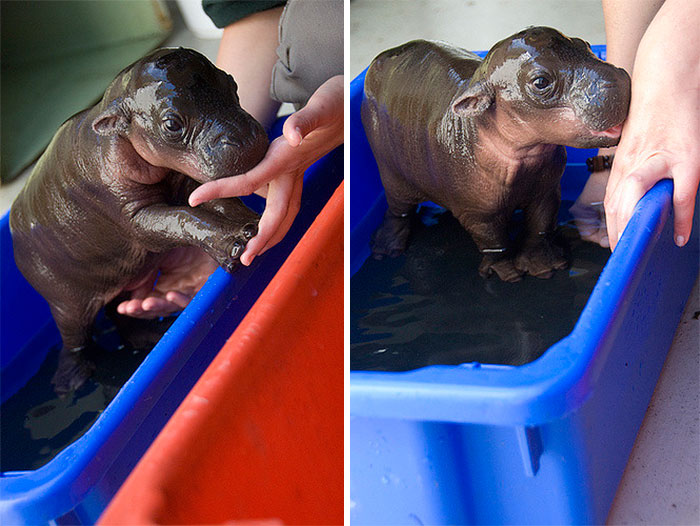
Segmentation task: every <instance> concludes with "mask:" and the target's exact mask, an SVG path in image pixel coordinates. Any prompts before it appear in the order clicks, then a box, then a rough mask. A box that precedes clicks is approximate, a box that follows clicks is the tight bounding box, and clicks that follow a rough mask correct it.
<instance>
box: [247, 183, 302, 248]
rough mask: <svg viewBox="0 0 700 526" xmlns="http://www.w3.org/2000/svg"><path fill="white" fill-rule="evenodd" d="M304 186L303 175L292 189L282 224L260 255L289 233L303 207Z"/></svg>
mask: <svg viewBox="0 0 700 526" xmlns="http://www.w3.org/2000/svg"><path fill="white" fill-rule="evenodd" d="M303 187H304V181H303V179H302V178H301V177H298V178H296V179H295V183H294V188H293V190H292V197H291V199H290V200H289V206H288V208H287V215H286V216H285V218H284V220H283V221H282V223H281V224H280V226H279V227H278V228H277V230H276V231H275V234H274V235H273V236H272V237H271V238H270V239H269V240H268V241H267V243H265V246H263V248H262V249H261V250H260V251H259V252H258V255H260V254H264V253H265V252H266V251H267V250H268V249H270V248H272V247H274V246H275V245H276V244H277V243H279V242H280V241H282V239H283V238H284V236H286V235H287V232H289V229H290V228H291V227H292V224H293V223H294V220H295V219H296V216H297V214H298V213H299V209H300V208H301V194H302V190H303Z"/></svg>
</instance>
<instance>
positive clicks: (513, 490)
mask: <svg viewBox="0 0 700 526" xmlns="http://www.w3.org/2000/svg"><path fill="white" fill-rule="evenodd" d="M596 51H597V52H598V53H599V54H600V53H603V52H604V49H602V48H601V47H597V49H596ZM363 82H364V74H361V75H360V76H359V77H358V78H356V79H355V80H354V81H353V82H352V84H351V90H350V96H351V102H350V112H351V122H350V126H351V132H350V133H351V137H350V138H351V174H352V175H351V200H350V202H351V211H350V213H351V224H350V228H351V255H350V257H351V268H352V272H353V273H354V272H355V271H357V270H358V269H359V268H360V266H361V265H362V263H363V262H364V260H365V259H366V258H367V256H368V255H369V246H368V241H369V237H370V235H371V234H372V232H373V230H374V229H375V228H376V227H377V226H378V225H379V222H380V221H381V218H382V216H383V213H384V210H385V209H386V202H385V199H384V195H383V190H382V187H381V183H380V180H379V175H378V172H377V169H376V164H375V163H374V159H373V157H372V153H371V150H370V149H369V145H368V144H367V140H366V138H365V135H364V130H363V128H362V123H361V119H360V104H361V100H362V86H363ZM590 153H591V152H590V151H583V150H579V151H575V150H570V151H569V165H568V167H567V172H566V174H565V176H564V179H563V182H562V187H563V188H562V192H563V195H564V196H565V197H566V196H567V194H568V195H569V197H571V195H572V194H573V196H574V197H575V196H576V195H578V192H580V191H581V188H582V184H583V183H584V182H585V173H586V172H585V166H584V165H583V160H584V159H585V157H587V156H588V155H590ZM671 213H672V183H671V182H670V181H662V182H660V183H659V184H657V185H656V187H654V188H653V189H652V190H651V191H650V192H649V193H648V194H647V195H646V196H645V197H644V199H643V200H642V202H641V203H640V204H639V205H638V208H637V211H636V213H635V215H634V217H633V218H632V220H631V222H630V225H629V227H628V228H627V230H626V231H625V233H624V235H623V236H622V239H621V240H620V243H619V245H618V249H617V250H616V251H615V253H614V254H613V255H612V256H611V257H610V259H609V260H608V263H607V265H606V266H605V268H604V269H603V272H602V274H601V276H600V278H599V280H598V282H597V284H596V286H595V288H594V290H593V292H592V294H591V296H590V297H589V299H588V303H587V304H586V307H585V308H584V310H583V312H582V314H581V316H580V317H579V319H578V321H577V323H576V325H575V328H574V329H573V331H572V332H571V333H570V335H569V336H567V337H566V338H564V339H562V340H561V341H559V342H557V343H556V344H555V345H553V346H551V347H550V348H549V349H548V350H547V351H546V352H545V353H544V354H543V355H542V356H541V357H540V358H539V359H537V360H535V361H534V362H531V363H528V364H526V365H522V366H504V365H487V364H479V363H470V364H462V365H455V366H447V365H445V366H430V367H423V368H421V369H416V370H412V371H408V372H368V371H367V372H366V371H352V372H351V373H350V415H351V417H350V441H351V442H350V459H351V463H350V518H351V521H352V523H353V524H357V525H359V524H412V525H415V524H600V523H603V522H604V521H605V519H606V516H607V513H608V510H609V508H610V505H611V503H612V500H613V497H614V495H615V491H616V488H617V485H618V483H619V481H620V478H621V476H622V473H623V471H624V468H625V465H626V463H627V459H628V456H629V453H630V451H631V449H632V445H633V443H634V440H635V437H636V434H637V431H638V429H639V427H640V425H641V422H642V419H643V417H644V413H645V411H646V408H647V404H648V403H649V400H650V398H651V395H652V392H653V390H654V386H655V384H656V381H657V378H658V376H659V373H660V371H661V367H662V365H663V362H664V358H665V356H666V352H667V350H668V348H669V346H670V344H671V341H672V338H673V334H674V332H675V328H676V325H677V324H678V321H679V319H680V315H681V313H682V311H683V308H684V305H685V303H686V301H687V298H688V295H689V293H690V290H691V288H692V286H693V283H694V282H695V279H696V276H697V275H698V266H699V262H700V254H699V250H698V233H699V232H700V225H699V224H698V209H697V208H696V216H695V226H694V229H693V238H692V240H691V241H690V242H689V243H688V245H687V246H686V247H684V248H683V249H679V248H677V247H676V246H675V245H674V244H673V242H672V233H673V221H672V216H671ZM351 279H352V278H351ZM351 301H352V298H351Z"/></svg>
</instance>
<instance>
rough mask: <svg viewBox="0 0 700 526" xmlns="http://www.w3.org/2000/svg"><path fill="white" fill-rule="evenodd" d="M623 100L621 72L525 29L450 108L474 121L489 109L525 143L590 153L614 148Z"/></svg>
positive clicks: (551, 34) (625, 78)
mask: <svg viewBox="0 0 700 526" xmlns="http://www.w3.org/2000/svg"><path fill="white" fill-rule="evenodd" d="M629 101H630V78H629V75H628V74H627V72H626V71H625V70H623V69H620V68H617V67H615V66H613V65H611V64H608V63H606V62H603V61H602V60H600V59H598V58H597V57H596V56H595V54H594V53H593V52H592V51H591V48H590V46H589V45H588V43H587V42H585V41H583V40H581V39H579V38H568V37H566V36H564V35H562V34H561V33H560V32H559V31H557V30H555V29H552V28H548V27H531V28H528V29H525V30H524V31H521V32H519V33H517V34H515V35H513V36H511V37H509V38H507V39H505V40H502V41H501V42H498V43H497V44H496V45H495V46H494V47H493V48H491V50H490V51H489V53H488V55H487V56H486V58H485V59H484V61H483V62H482V64H481V65H480V66H479V68H478V69H477V70H476V72H475V73H474V75H473V76H472V79H471V82H470V83H469V86H467V87H466V90H465V91H464V92H462V93H460V94H459V95H458V96H457V98H456V99H455V101H454V103H453V106H452V107H453V110H454V111H455V112H456V113H457V114H459V115H463V116H472V117H474V116H478V115H484V114H486V113H487V111H489V110H493V111H492V112H491V114H492V115H493V116H495V118H496V120H497V125H499V126H500V125H504V126H506V127H507V126H515V127H516V128H514V129H513V132H514V133H515V134H518V135H521V136H522V141H523V142H528V141H530V142H533V143H536V142H539V143H551V144H562V145H566V146H574V147H578V148H593V147H604V146H613V145H615V144H617V142H618V141H619V138H620V132H621V129H622V122H623V121H624V120H625V118H626V116H627V110H628V107H629Z"/></svg>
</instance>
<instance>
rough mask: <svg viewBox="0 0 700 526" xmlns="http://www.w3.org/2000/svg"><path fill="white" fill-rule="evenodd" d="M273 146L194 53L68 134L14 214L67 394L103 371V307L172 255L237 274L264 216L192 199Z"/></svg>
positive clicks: (151, 74)
mask: <svg viewBox="0 0 700 526" xmlns="http://www.w3.org/2000/svg"><path fill="white" fill-rule="evenodd" d="M267 146H268V139H267V136H266V134H265V131H264V129H263V128H262V126H261V125H260V124H259V123H258V122H257V121H256V120H255V119H253V118H252V117H251V116H250V115H249V114H248V113H246V112H245V111H243V110H242V109H241V107H240V105H239V101H238V96H237V86H236V83H235V82H234V80H233V78H232V77H231V76H230V75H228V74H226V73H224V72H223V71H221V70H219V69H217V68H216V67H214V66H213V65H212V64H211V63H210V62H209V61H208V60H207V59H206V58H205V57H204V56H203V55H201V54H199V53H197V52H195V51H192V50H188V49H182V48H180V49H161V50H157V51H155V52H153V53H152V54H150V55H148V56H146V57H145V58H143V59H141V60H139V61H137V62H136V63H134V64H132V65H131V66H129V67H127V68H126V69H124V70H123V71H122V72H121V73H120V74H119V75H118V76H117V77H116V79H115V80H114V81H113V82H112V83H111V84H110V85H109V87H108V88H107V90H106V92H105V94H104V97H103V98H102V100H101V101H100V102H99V103H98V104H97V105H96V106H94V107H92V108H89V109H87V110H85V111H83V112H81V113H78V114H77V115H75V116H73V117H72V118H70V119H68V120H67V121H66V122H65V123H64V124H63V125H62V126H61V127H60V128H59V130H58V131H57V132H56V135H55V136H54V138H53V140H52V141H51V143H50V144H49V146H48V148H47V149H46V151H45V152H44V154H43V155H42V157H41V158H40V159H39V161H38V162H37V165H36V167H35V168H34V171H33V172H32V174H31V176H30V178H29V180H28V181H27V183H26V185H25V187H24V188H23V190H22V191H21V193H20V194H19V196H18V197H17V199H16V200H15V202H14V203H13V205H12V209H11V212H10V230H11V233H12V238H13V245H14V254H15V261H16V263H17V266H18V268H19V269H20V271H21V272H22V273H23V274H24V276H25V277H26V278H27V280H28V281H29V282H30V283H31V284H32V285H33V286H34V288H35V289H36V290H37V291H38V292H39V293H40V294H41V295H42V296H43V297H44V298H45V299H46V300H47V301H48V303H49V306H50V307H51V312H52V314H53V317H54V319H55V321H56V324H57V326H58V329H59V331H60V333H61V338H62V340H63V347H62V350H61V356H60V360H59V367H58V371H57V372H56V374H55V376H54V378H53V383H54V386H55V389H56V391H57V392H58V393H67V392H70V391H71V390H73V389H76V388H77V387H79V386H80V385H81V384H82V383H83V382H84V381H85V379H86V378H88V377H89V375H90V374H91V372H92V368H93V365H92V364H91V363H90V362H89V361H88V360H87V359H86V358H85V354H86V348H87V347H88V346H89V345H91V337H90V330H91V326H92V323H93V321H94V318H95V316H96V314H97V313H98V311H99V310H100V309H101V308H102V307H103V306H104V305H106V304H107V303H109V302H110V301H111V300H113V299H114V298H116V297H117V296H118V295H119V294H120V293H122V292H124V291H129V290H133V289H135V288H136V287H138V286H139V284H143V283H144V282H146V281H147V280H149V279H151V280H152V279H154V272H155V271H156V269H157V268H158V266H159V264H160V263H161V262H162V261H164V259H165V258H167V257H168V254H169V252H171V251H174V250H177V249H178V247H198V248H200V249H202V250H204V251H205V252H206V253H207V254H208V255H209V256H211V258H213V259H214V260H215V261H216V262H217V263H218V264H219V265H221V266H222V267H224V268H225V269H226V270H228V271H231V270H233V269H234V268H235V267H236V265H237V263H238V258H239V256H240V254H241V253H242V252H243V249H244V247H245V244H246V242H247V240H248V239H250V238H251V237H253V236H254V235H255V233H256V231H257V223H258V214H256V213H255V212H253V211H252V210H250V209H248V208H247V207H246V206H245V205H244V204H243V203H242V202H241V201H240V200H239V199H219V200H215V201H212V202H211V203H209V204H204V205H202V206H199V207H197V208H196V209H195V208H191V207H189V206H188V205H187V197H188V196H189V194H190V193H191V192H192V190H194V188H196V187H197V186H198V185H199V184H200V183H203V182H206V181H209V180H212V179H217V178H220V177H225V176H230V175H235V174H239V173H242V172H245V171H247V170H249V169H251V168H252V167H253V166H255V165H256V164H257V163H258V162H259V161H260V160H261V159H262V158H263V156H264V154H265V152H266V150H267Z"/></svg>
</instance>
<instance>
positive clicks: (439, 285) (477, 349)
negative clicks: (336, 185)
mask: <svg viewBox="0 0 700 526" xmlns="http://www.w3.org/2000/svg"><path fill="white" fill-rule="evenodd" d="M567 208H568V205H567V204H564V206H562V209H564V210H565V209H567ZM422 215H423V218H422V219H423V221H416V227H415V229H414V230H413V232H412V236H413V237H412V240H411V243H410V246H409V248H408V250H407V251H406V253H405V254H404V255H402V256H400V257H398V258H396V259H384V260H380V261H377V260H374V259H372V258H369V259H368V260H367V261H366V262H365V264H364V265H363V266H362V268H361V269H360V270H359V271H358V272H357V273H356V274H355V275H354V276H353V277H352V279H351V281H350V289H351V298H352V301H351V303H350V304H351V314H350V323H351V347H350V349H351V350H350V367H351V369H353V370H366V371H406V370H411V369H417V368H419V367H424V366H427V365H436V364H443V365H456V364H460V363H470V362H480V363H485V364H486V363H488V364H503V365H522V364H525V363H528V362H531V361H533V360H535V359H537V358H538V357H539V356H541V355H542V353H544V351H546V350H547V349H548V348H549V347H550V346H551V345H553V344H554V343H556V342H557V341H559V340H561V339H562V338H564V337H565V336H567V335H568V334H569V333H570V332H571V330H572V329H573V327H574V325H575V324H576V321H577V320H578V318H579V315H580V314H581V311H582V310H583V307H584V306H585V304H586V301H587V300H588V297H589V295H590V293H591V291H592V290H593V287H594V286H595V284H596V281H597V280H598V276H599V275H600V272H601V271H602V269H603V267H604V265H605V263H606V261H607V259H608V257H609V255H610V251H609V250H608V249H604V248H601V247H600V246H598V245H595V244H593V243H588V242H584V241H581V240H580V238H579V237H578V234H577V232H576V229H575V228H574V227H573V226H572V225H570V224H569V223H564V224H562V225H561V226H560V229H559V237H560V242H561V243H563V244H564V245H566V246H568V250H569V251H570V255H569V257H570V261H571V262H572V263H571V267H570V268H569V269H568V270H563V271H558V272H556V273H555V275H554V277H552V278H551V279H548V280H542V279H537V278H534V277H531V276H527V277H525V279H523V280H522V281H520V282H518V283H504V282H501V281H500V280H497V279H496V278H495V277H492V278H490V279H486V280H485V279H482V278H481V277H480V276H479V274H478V272H477V268H478V266H479V262H480V261H481V255H480V254H479V252H478V251H477V249H476V246H475V245H474V243H473V241H472V240H471V238H470V237H469V235H468V234H467V232H466V231H465V230H464V229H463V228H462V227H461V226H460V225H459V223H458V222H457V221H456V220H455V219H454V218H453V217H452V215H451V214H449V213H441V214H437V215H436V214H435V213H434V212H432V211H430V210H427V211H424V213H423V214H422ZM424 223H428V224H424Z"/></svg>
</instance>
